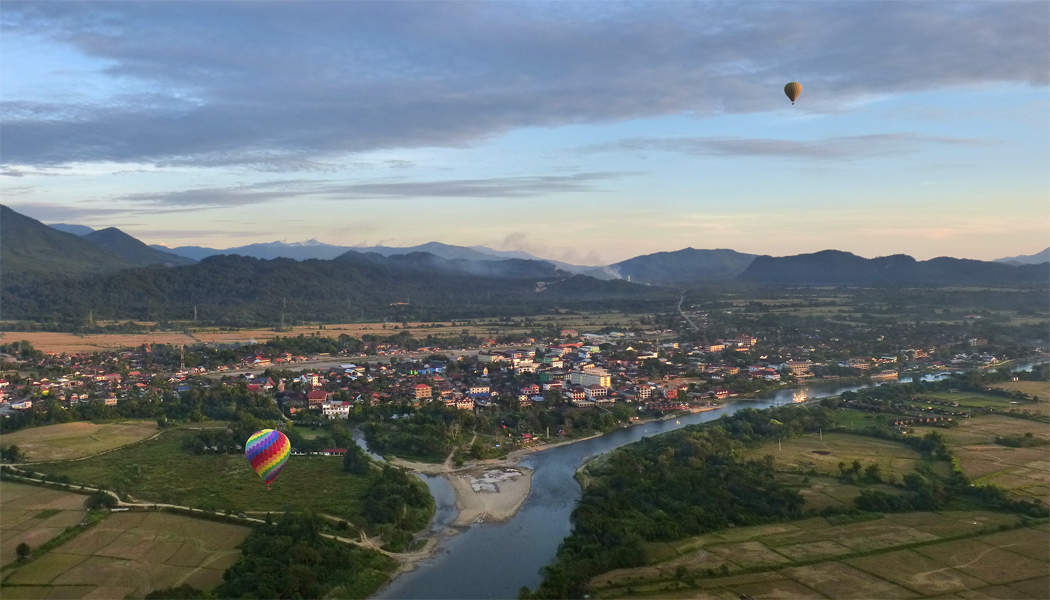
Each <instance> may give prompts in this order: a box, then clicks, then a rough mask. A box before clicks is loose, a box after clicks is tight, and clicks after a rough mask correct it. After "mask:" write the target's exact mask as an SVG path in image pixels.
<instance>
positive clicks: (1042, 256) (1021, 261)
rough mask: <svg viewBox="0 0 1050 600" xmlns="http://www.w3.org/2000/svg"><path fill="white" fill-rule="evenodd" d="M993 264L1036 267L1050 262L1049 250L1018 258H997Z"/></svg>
mask: <svg viewBox="0 0 1050 600" xmlns="http://www.w3.org/2000/svg"><path fill="white" fill-rule="evenodd" d="M995 262H1001V263H1011V264H1018V265H1037V264H1039V263H1045V262H1050V248H1046V249H1045V250H1043V251H1041V252H1036V253H1035V254H1022V255H1020V256H1009V257H1006V258H998V259H996V260H995Z"/></svg>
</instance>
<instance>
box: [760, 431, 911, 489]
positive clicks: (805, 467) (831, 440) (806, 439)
mask: <svg viewBox="0 0 1050 600" xmlns="http://www.w3.org/2000/svg"><path fill="white" fill-rule="evenodd" d="M767 455H769V456H772V457H773V461H774V463H775V465H776V469H777V470H779V471H800V472H809V471H811V470H812V471H816V472H817V473H820V474H822V475H838V474H839V468H838V465H839V463H845V464H846V465H847V466H849V465H850V464H851V463H852V462H853V461H854V460H857V461H860V463H861V465H862V466H864V467H867V466H868V465H870V464H877V465H879V471H880V473H881V474H882V477H883V478H886V477H888V476H890V475H893V476H895V477H897V479H900V478H901V477H903V476H904V475H906V474H908V473H911V472H912V471H914V470H915V465H916V464H917V463H918V461H919V459H920V456H919V453H918V452H916V451H914V450H912V449H911V448H909V447H908V446H905V445H904V444H901V443H899V442H893V441H889V440H881V439H878V438H872V437H867V436H860V435H852V434H848V433H837V432H836V433H825V434H824V435H823V439H821V436H819V435H818V434H806V435H802V436H798V437H791V438H787V439H785V440H783V441H782V442H776V441H773V442H767V443H765V444H762V445H760V446H758V447H756V448H751V449H748V450H747V451H746V453H745V456H746V457H748V458H753V459H759V458H762V457H764V456H767Z"/></svg>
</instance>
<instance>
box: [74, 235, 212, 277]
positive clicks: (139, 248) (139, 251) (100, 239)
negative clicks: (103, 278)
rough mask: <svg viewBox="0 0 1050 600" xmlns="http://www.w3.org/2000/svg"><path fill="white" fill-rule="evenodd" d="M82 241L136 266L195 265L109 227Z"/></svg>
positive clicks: (85, 237)
mask: <svg viewBox="0 0 1050 600" xmlns="http://www.w3.org/2000/svg"><path fill="white" fill-rule="evenodd" d="M81 239H84V240H87V241H89V242H91V243H92V244H95V245H96V246H98V247H100V248H103V249H105V250H108V251H110V252H112V253H114V254H116V255H117V256H119V257H121V258H123V259H124V260H126V261H127V262H129V263H131V264H133V265H135V266H140V267H144V266H148V265H165V266H176V265H190V264H193V263H194V261H193V260H192V259H189V258H186V257H185V256H177V255H175V254H172V253H170V252H162V251H160V250H157V249H156V248H150V247H149V246H147V245H146V244H144V243H142V242H141V241H139V240H137V239H135V238H134V237H132V236H130V235H128V234H126V233H124V232H123V231H121V230H119V229H117V228H116V227H107V228H106V229H100V230H98V231H92V232H91V233H86V234H84V235H83V236H82V237H81Z"/></svg>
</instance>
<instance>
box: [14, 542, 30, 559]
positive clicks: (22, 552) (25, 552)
mask: <svg viewBox="0 0 1050 600" xmlns="http://www.w3.org/2000/svg"><path fill="white" fill-rule="evenodd" d="M31 552H32V550H31V549H30V548H29V544H27V543H25V542H22V543H21V544H19V545H18V547H17V548H15V553H16V554H18V560H25V559H27V558H29V554H30V553H31Z"/></svg>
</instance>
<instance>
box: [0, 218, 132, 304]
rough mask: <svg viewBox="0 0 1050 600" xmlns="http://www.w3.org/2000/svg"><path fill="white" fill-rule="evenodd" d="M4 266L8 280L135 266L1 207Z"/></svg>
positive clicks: (0, 249)
mask: <svg viewBox="0 0 1050 600" xmlns="http://www.w3.org/2000/svg"><path fill="white" fill-rule="evenodd" d="M0 266H2V268H3V273H4V278H5V280H6V279H7V278H8V277H11V276H12V275H14V274H18V273H41V274H49V275H73V274H85V273H103V272H106V271H113V270H116V269H122V268H126V267H130V266H133V264H132V263H131V262H129V261H128V260H126V259H124V258H122V257H121V256H119V255H117V254H115V253H113V252H110V251H109V250H106V249H105V248H100V247H98V246H96V245H95V244H92V243H91V242H89V241H87V240H85V239H84V238H82V237H80V236H76V235H73V234H72V233H66V232H64V231H59V230H57V229H53V228H51V227H48V226H47V225H44V224H43V223H41V222H40V221H37V220H36V219H33V218H30V217H27V216H25V215H23V214H21V213H18V212H15V211H13V210H11V209H10V208H8V207H6V206H3V205H0ZM5 285H6V284H5ZM5 312H6V311H5Z"/></svg>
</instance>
